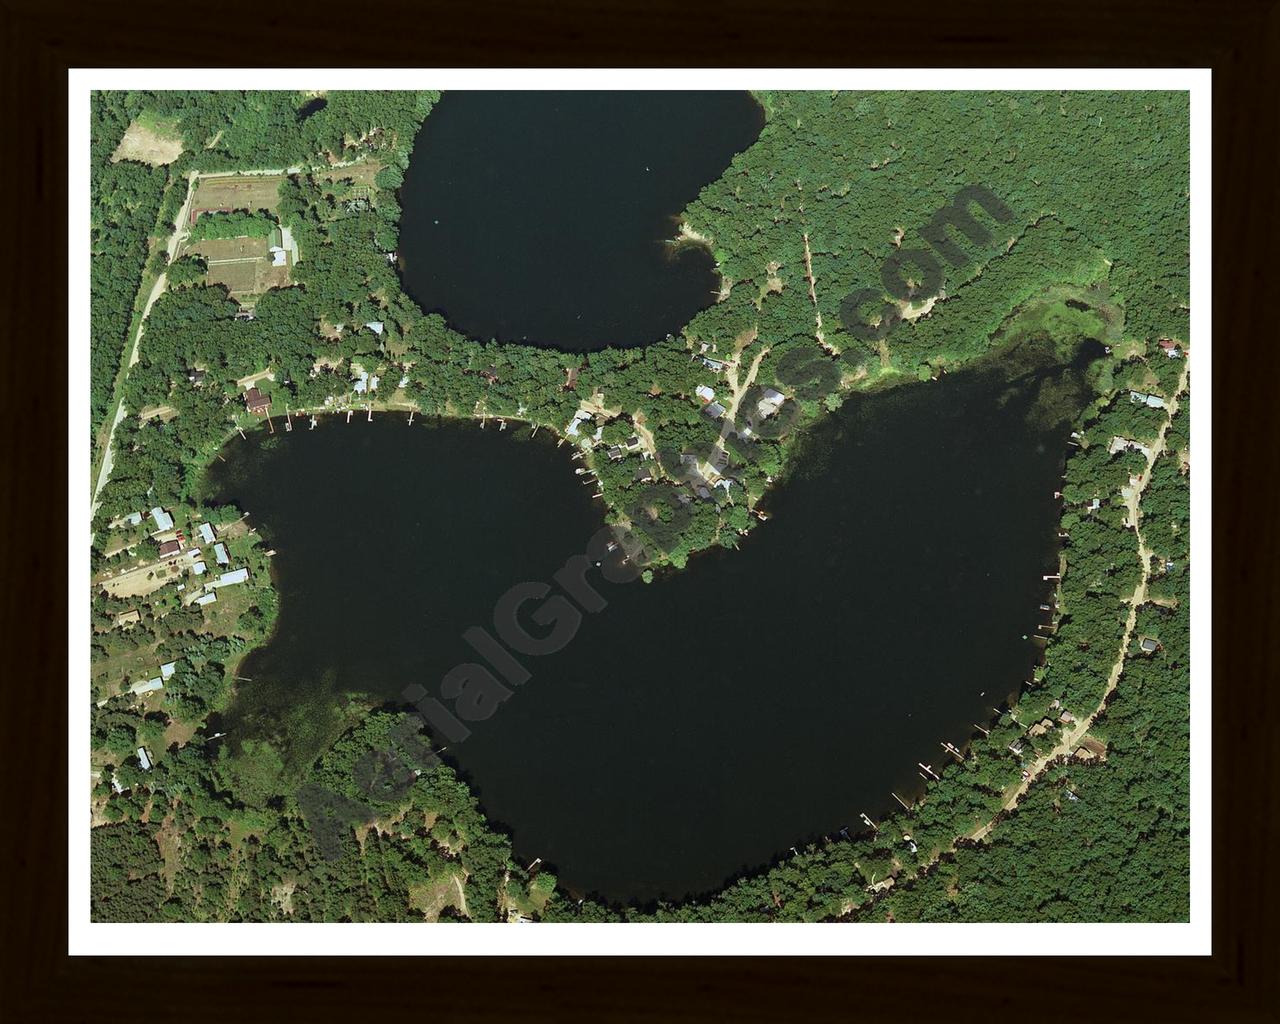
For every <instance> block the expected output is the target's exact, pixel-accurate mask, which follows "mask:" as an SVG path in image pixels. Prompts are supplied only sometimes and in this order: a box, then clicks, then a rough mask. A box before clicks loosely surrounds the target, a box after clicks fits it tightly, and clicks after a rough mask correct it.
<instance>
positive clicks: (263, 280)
mask: <svg viewBox="0 0 1280 1024" xmlns="http://www.w3.org/2000/svg"><path fill="white" fill-rule="evenodd" d="M268 249H269V245H268V241H267V239H265V238H210V239H206V240H205V241H202V242H197V243H196V244H195V245H193V246H191V248H190V249H189V250H187V251H188V252H192V253H198V254H199V255H201V256H203V257H204V259H205V262H206V263H208V264H209V274H208V278H207V279H208V281H209V283H210V284H221V285H225V286H226V288H227V291H229V292H230V293H231V294H232V296H233V297H235V298H240V297H242V296H245V295H261V294H262V293H263V292H265V291H267V290H268V289H270V288H284V287H287V286H288V284H289V268H288V267H287V266H283V267H276V266H272V264H271V254H270V252H269V251H268Z"/></svg>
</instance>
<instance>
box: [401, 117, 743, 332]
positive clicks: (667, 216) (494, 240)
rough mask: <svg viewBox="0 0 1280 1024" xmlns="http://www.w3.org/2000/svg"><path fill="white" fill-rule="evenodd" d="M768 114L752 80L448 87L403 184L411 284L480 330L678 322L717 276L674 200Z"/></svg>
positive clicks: (423, 299) (662, 326)
mask: <svg viewBox="0 0 1280 1024" xmlns="http://www.w3.org/2000/svg"><path fill="white" fill-rule="evenodd" d="M763 125H764V115H763V112H762V111H761V109H760V107H759V106H758V105H757V104H756V103H755V101H754V100H753V99H752V98H751V97H750V96H749V95H748V94H747V93H744V92H607V93H606V92H449V93H446V94H445V95H444V96H443V97H441V99H440V102H439V103H438V104H437V106H436V107H435V109H433V110H432V112H431V116H430V117H428V118H427V120H426V121H425V122H424V123H423V126H422V129H421V131H420V132H419V133H418V137H417V140H416V142H415V145H414V151H413V157H412V160H411V161H410V165H409V169H408V172H407V173H406V176H405V181H404V185H403V186H402V187H401V189H400V203H401V206H402V207H403V217H402V219H401V224H400V259H401V272H402V275H403V280H404V286H405V290H406V291H407V292H408V293H409V294H410V295H411V296H412V297H413V298H414V300H415V301H416V302H417V303H418V304H419V305H420V306H421V307H422V308H423V309H424V310H427V311H429V312H430V311H436V312H440V313H442V314H443V315H444V316H445V317H446V318H447V319H448V321H449V322H450V324H451V325H452V326H453V327H455V328H456V329H457V330H459V331H461V332H463V333H464V334H468V335H470V336H471V337H473V338H478V339H481V340H486V341H487V340H489V339H491V338H496V339H498V340H500V341H522V342H529V343H532V344H538V345H546V346H552V347H556V348H562V349H572V350H588V349H598V348H605V347H606V346H609V345H613V346H616V347H630V346H636V345H645V344H648V343H650V342H653V341H655V340H657V339H658V338H661V337H663V336H664V335H666V334H668V333H671V334H674V333H676V332H678V331H679V330H680V328H681V327H683V326H684V325H685V324H686V323H688V322H689V319H690V318H691V317H692V316H693V314H694V313H696V312H697V311H698V310H700V309H702V308H704V307H706V306H708V305H710V304H711V302H712V301H714V298H715V294H716V292H717V291H718V289H719V287H720V278H719V275H718V274H717V273H716V269H715V263H714V260H713V259H712V257H711V254H710V253H709V252H708V251H707V250H706V248H704V247H702V246H694V245H681V246H673V245H671V244H670V242H671V240H672V239H673V238H675V237H676V233H677V228H678V215H679V214H680V213H681V212H682V211H683V210H684V208H685V207H686V206H687V205H688V204H689V202H690V201H692V200H693V199H694V198H695V197H696V196H697V195H698V192H699V191H700V190H701V189H702V187H703V186H704V185H707V184H709V183H710V182H712V181H714V180H715V179H716V178H718V177H719V176H720V174H721V173H722V172H723V171H724V169H725V168H726V167H727V166H728V165H729V162H730V160H732V158H733V156H734V154H735V153H738V152H741V151H742V150H744V149H746V148H747V147H748V146H750V145H751V144H752V143H753V142H754V141H755V140H756V136H757V135H758V134H759V132H760V129H761V128H762V127H763Z"/></svg>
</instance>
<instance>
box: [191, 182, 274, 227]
mask: <svg viewBox="0 0 1280 1024" xmlns="http://www.w3.org/2000/svg"><path fill="white" fill-rule="evenodd" d="M284 179H285V176H284V175H283V174H227V175H219V176H218V177H213V178H201V179H200V181H199V183H198V184H197V185H196V194H195V198H194V199H193V200H192V202H191V213H190V222H192V223H194V222H195V219H196V215H197V214H198V213H199V212H200V211H202V210H270V211H272V212H273V213H274V212H275V208H276V204H277V203H278V202H279V201H280V182H282V181H284Z"/></svg>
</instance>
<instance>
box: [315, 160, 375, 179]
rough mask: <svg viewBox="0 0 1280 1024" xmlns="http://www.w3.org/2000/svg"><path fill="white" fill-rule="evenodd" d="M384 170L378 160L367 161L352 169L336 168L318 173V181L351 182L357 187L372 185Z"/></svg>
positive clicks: (355, 165)
mask: <svg viewBox="0 0 1280 1024" xmlns="http://www.w3.org/2000/svg"><path fill="white" fill-rule="evenodd" d="M380 170H382V164H380V163H379V162H378V161H377V160H365V161H362V162H361V163H358V164H353V165H352V166H350V167H335V168H334V169H333V170H331V171H319V172H317V173H316V180H318V181H329V182H333V181H348V180H349V181H351V182H354V183H355V184H356V185H372V184H373V179H374V178H376V177H377V175H378V172H379V171H380Z"/></svg>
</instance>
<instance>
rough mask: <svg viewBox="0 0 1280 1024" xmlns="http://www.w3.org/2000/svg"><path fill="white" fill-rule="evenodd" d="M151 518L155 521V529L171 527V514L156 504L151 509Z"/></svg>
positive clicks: (169, 528) (168, 528)
mask: <svg viewBox="0 0 1280 1024" xmlns="http://www.w3.org/2000/svg"><path fill="white" fill-rule="evenodd" d="M151 518H152V519H153V520H154V521H155V524H156V529H157V530H172V529H173V516H171V515H169V513H168V512H166V511H165V510H164V509H162V508H160V506H158V505H157V506H156V507H155V508H153V509H152V510H151Z"/></svg>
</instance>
